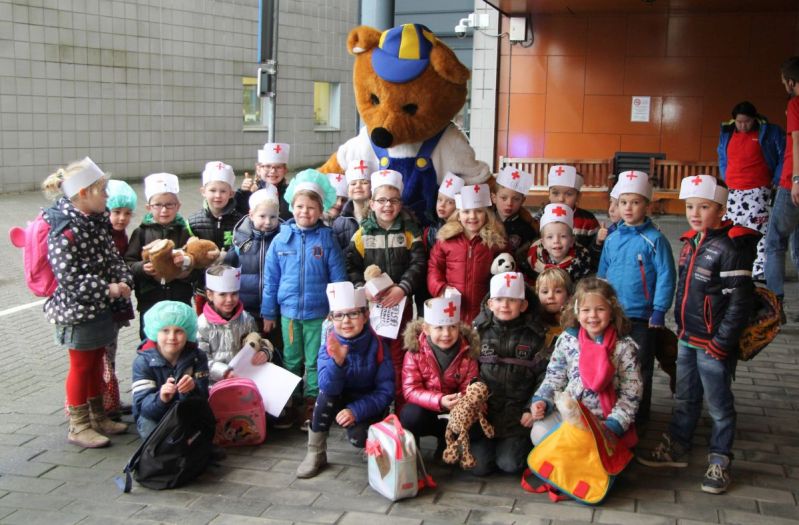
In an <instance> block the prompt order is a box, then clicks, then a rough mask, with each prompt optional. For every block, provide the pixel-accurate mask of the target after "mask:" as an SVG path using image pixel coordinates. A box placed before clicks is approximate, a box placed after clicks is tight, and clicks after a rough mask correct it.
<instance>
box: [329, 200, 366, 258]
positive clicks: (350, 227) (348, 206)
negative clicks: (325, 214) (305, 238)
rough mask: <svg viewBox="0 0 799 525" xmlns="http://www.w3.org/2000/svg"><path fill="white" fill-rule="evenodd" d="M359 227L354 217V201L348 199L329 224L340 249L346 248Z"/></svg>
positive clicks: (344, 249)
mask: <svg viewBox="0 0 799 525" xmlns="http://www.w3.org/2000/svg"><path fill="white" fill-rule="evenodd" d="M359 227H360V224H359V223H358V219H356V218H355V203H353V202H352V199H350V200H348V201H347V202H345V203H344V207H343V208H341V213H340V214H339V216H338V217H336V218H335V220H334V221H333V225H332V226H331V228H333V234H334V235H335V236H336V240H337V241H338V245H339V246H341V251H346V250H347V247H348V246H349V245H350V241H351V240H352V236H353V235H355V232H356V231H358V228H359Z"/></svg>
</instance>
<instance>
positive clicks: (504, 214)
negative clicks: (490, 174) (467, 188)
mask: <svg viewBox="0 0 799 525" xmlns="http://www.w3.org/2000/svg"><path fill="white" fill-rule="evenodd" d="M497 187H498V189H497V192H496V193H492V194H491V202H493V203H494V206H496V207H497V212H498V213H499V218H500V219H502V220H503V221H504V220H505V219H507V218H508V217H512V216H514V215H516V214H517V213H519V210H520V209H521V207H522V202H523V201H524V195H522V194H521V193H519V192H518V191H513V190H512V189H510V188H505V187H502V186H497Z"/></svg>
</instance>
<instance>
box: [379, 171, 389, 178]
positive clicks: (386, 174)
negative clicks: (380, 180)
mask: <svg viewBox="0 0 799 525" xmlns="http://www.w3.org/2000/svg"><path fill="white" fill-rule="evenodd" d="M390 173H391V170H380V175H382V176H384V177H388V175H389V174H390Z"/></svg>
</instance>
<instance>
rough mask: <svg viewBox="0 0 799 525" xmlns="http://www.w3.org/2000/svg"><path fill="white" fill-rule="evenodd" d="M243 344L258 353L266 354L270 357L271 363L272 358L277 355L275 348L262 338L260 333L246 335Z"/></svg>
mask: <svg viewBox="0 0 799 525" xmlns="http://www.w3.org/2000/svg"><path fill="white" fill-rule="evenodd" d="M243 344H248V345H250V346H251V347H252V348H253V349H254V350H255V351H256V352H259V351H260V352H264V353H265V354H266V355H268V356H269V361H272V357H273V356H274V355H275V347H274V346H273V345H272V343H271V341H269V339H266V338H265V337H261V334H260V333H258V332H250V333H249V334H247V335H245V336H244V341H243Z"/></svg>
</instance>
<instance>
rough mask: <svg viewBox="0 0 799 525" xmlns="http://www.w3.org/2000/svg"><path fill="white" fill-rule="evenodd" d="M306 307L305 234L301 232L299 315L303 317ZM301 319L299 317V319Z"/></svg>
mask: <svg viewBox="0 0 799 525" xmlns="http://www.w3.org/2000/svg"><path fill="white" fill-rule="evenodd" d="M304 305H305V232H304V231H302V230H300V302H299V308H298V309H297V315H298V316H300V315H302V314H303V313H304V312H303V309H304ZM298 318H299V317H298Z"/></svg>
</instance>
